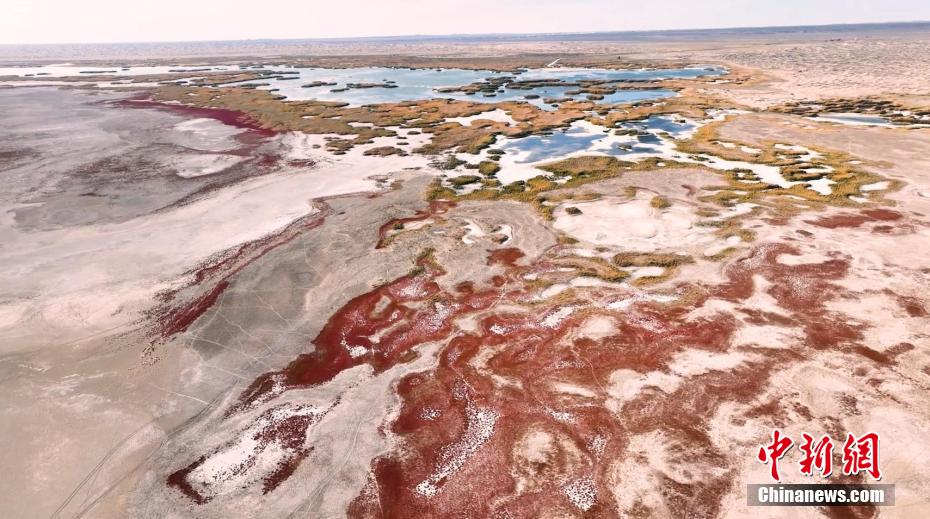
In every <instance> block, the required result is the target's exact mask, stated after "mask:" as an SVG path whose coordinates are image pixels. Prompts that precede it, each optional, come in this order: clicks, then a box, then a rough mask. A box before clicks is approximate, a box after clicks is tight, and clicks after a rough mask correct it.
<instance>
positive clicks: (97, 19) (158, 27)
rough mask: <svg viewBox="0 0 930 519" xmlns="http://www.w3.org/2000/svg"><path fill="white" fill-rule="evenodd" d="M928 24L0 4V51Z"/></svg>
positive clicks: (819, 10) (456, 1) (88, 2)
mask: <svg viewBox="0 0 930 519" xmlns="http://www.w3.org/2000/svg"><path fill="white" fill-rule="evenodd" d="M905 20H908V21H910V20H930V0H636V1H634V0H399V1H393V2H392V1H389V0H327V1H324V0H273V1H268V0H265V1H261V0H248V1H244V0H0V43H73V42H129V41H179V40H224V39H252V38H329V37H351V36H392V35H410V34H450V33H460V34H461V33H501V32H511V33H533V32H592V31H613V30H642V29H682V28H701V27H740V26H765V25H805V24H826V23H856V22H879V21H905Z"/></svg>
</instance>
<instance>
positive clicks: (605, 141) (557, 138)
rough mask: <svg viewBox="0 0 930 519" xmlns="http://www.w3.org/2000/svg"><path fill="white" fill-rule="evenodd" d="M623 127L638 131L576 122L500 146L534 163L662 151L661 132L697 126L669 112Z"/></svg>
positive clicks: (675, 132)
mask: <svg viewBox="0 0 930 519" xmlns="http://www.w3.org/2000/svg"><path fill="white" fill-rule="evenodd" d="M617 128H619V129H621V131H622V130H637V131H638V134H636V135H617V134H615V133H614V130H613V129H610V130H608V129H607V128H603V127H600V126H593V125H588V124H580V123H575V124H573V125H572V126H571V127H569V128H567V129H564V130H558V131H555V132H553V133H552V134H551V135H532V136H529V137H523V138H520V139H515V140H511V141H508V142H507V143H506V144H504V145H503V146H501V149H502V150H504V152H505V153H508V154H514V155H517V156H519V157H520V158H519V159H517V160H516V162H517V163H534V162H540V161H544V160H550V159H556V158H560V157H564V156H566V155H571V154H573V153H580V152H591V151H597V152H599V153H603V154H605V155H612V156H618V157H620V156H624V155H631V154H661V153H662V148H663V146H664V145H665V143H664V141H663V140H662V138H661V137H660V136H659V135H658V134H660V133H667V134H669V136H671V137H672V138H673V139H678V138H681V137H683V136H684V135H686V134H688V133H689V132H692V131H694V130H695V129H696V126H695V124H694V123H692V122H690V121H684V120H681V121H678V120H675V119H673V118H670V117H667V116H652V117H649V118H648V119H644V120H642V121H634V122H625V123H621V124H619V125H617Z"/></svg>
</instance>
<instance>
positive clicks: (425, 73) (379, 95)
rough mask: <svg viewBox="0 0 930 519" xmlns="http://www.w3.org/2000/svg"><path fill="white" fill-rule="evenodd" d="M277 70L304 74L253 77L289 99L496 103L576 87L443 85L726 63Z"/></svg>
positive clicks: (624, 75) (664, 73)
mask: <svg viewBox="0 0 930 519" xmlns="http://www.w3.org/2000/svg"><path fill="white" fill-rule="evenodd" d="M276 70H287V71H291V72H294V71H296V72H298V73H299V74H291V75H292V76H297V77H298V79H286V80H283V81H282V80H277V79H272V80H270V81H265V80H262V81H255V82H253V83H270V85H269V86H262V87H261V88H265V89H272V88H273V89H277V93H278V94H280V95H282V96H284V97H285V98H287V99H293V100H309V99H316V100H319V101H341V102H347V103H349V104H351V105H366V104H378V103H390V102H400V101H417V100H421V99H432V98H446V99H462V100H469V101H475V102H487V103H495V102H499V101H520V100H525V96H526V95H527V94H534V95H538V96H540V99H534V100H527V101H528V102H531V103H533V104H535V105H537V106H541V107H544V108H547V109H548V108H551V107H549V106H548V105H546V106H544V102H543V99H545V98H547V97H552V98H560V97H569V96H566V95H565V92H567V91H570V90H575V88H574V87H545V88H536V89H532V90H510V89H503V92H498V93H496V94H495V96H494V97H485V96H484V95H483V94H482V93H477V94H475V95H466V94H463V93H441V92H437V89H441V88H444V87H459V86H464V85H468V84H471V83H478V82H481V81H484V80H485V79H488V78H495V77H502V76H513V77H515V78H516V79H517V80H530V79H562V80H565V81H577V80H582V79H602V80H615V81H619V80H655V79H668V78H695V77H700V76H705V75H720V74H723V73H724V72H725V71H723V70H721V69H713V70H706V69H704V68H684V69H669V70H605V69H559V68H551V69H532V70H529V71H527V72H525V73H523V74H519V75H514V74H512V73H502V72H491V71H487V70H464V69H416V70H410V69H398V68H382V67H361V68H351V69H322V68H277V69H276ZM315 81H325V82H330V83H336V85H335V86H320V87H314V88H302V85H304V84H307V83H312V82H315ZM388 81H392V82H393V84H394V85H396V88H367V89H350V90H346V91H344V92H333V91H332V90H334V89H341V88H344V87H345V86H346V84H347V83H386V82H388ZM671 95H674V92H672V91H671V90H666V89H651V90H639V91H635V90H634V91H629V90H628V91H623V90H621V91H618V92H617V93H615V94H611V95H609V96H605V98H604V100H602V101H598V102H599V103H624V102H632V101H639V100H644V99H660V98H663V97H669V96H671ZM572 97H573V98H575V99H584V98H585V95H584V94H582V95H576V96H572Z"/></svg>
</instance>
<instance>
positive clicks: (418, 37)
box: [0, 20, 930, 47]
mask: <svg viewBox="0 0 930 519" xmlns="http://www.w3.org/2000/svg"><path fill="white" fill-rule="evenodd" d="M922 24H930V20H889V21H881V22H857V23H825V24H809V25H760V26H727V27H693V28H686V29H681V28H679V29H623V30H616V31H592V32H584V31H564V32H529V33H520V32H503V33H467V32H466V33H444V34H404V35H374V36H329V37H323V38H313V37H300V38H274V37H268V38H231V39H221V40H145V41H88V42H58V43H0V47H47V46H60V45H151V44H176V43H233V42H352V41H366V40H367V41H379V40H380V41H384V40H394V41H404V40H424V39H430V38H508V37H510V38H516V37H523V38H526V37H534V36H547V37H552V36H588V35H590V36H596V35H611V34H648V33H688V32H713V31H738V30H753V29H755V30H765V29H807V28H813V29H816V28H830V27H838V28H839V27H845V28H851V27H863V26H882V25H922Z"/></svg>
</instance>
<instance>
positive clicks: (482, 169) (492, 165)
mask: <svg viewBox="0 0 930 519" xmlns="http://www.w3.org/2000/svg"><path fill="white" fill-rule="evenodd" d="M500 170H501V167H500V164H497V163H496V162H491V161H489V160H483V161H481V162H479V163H478V172H479V173H481V174H482V175H484V176H486V177H491V176H494V175H496V174H497V172H498V171H500Z"/></svg>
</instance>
